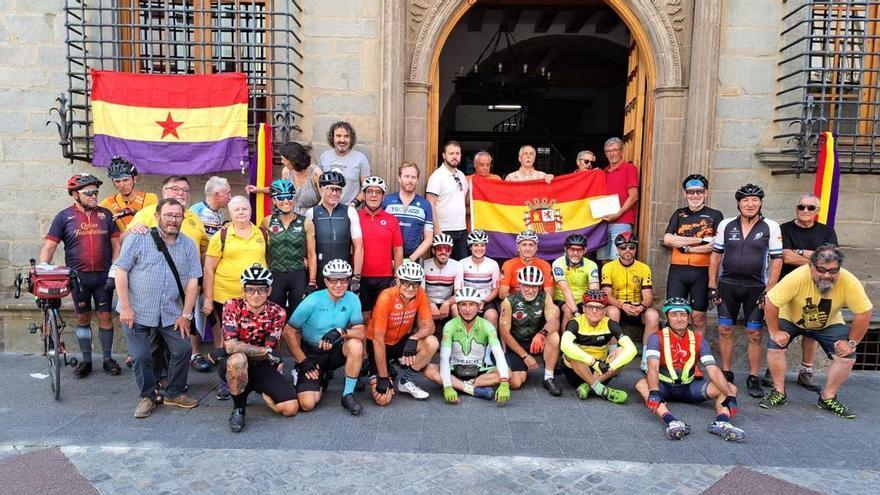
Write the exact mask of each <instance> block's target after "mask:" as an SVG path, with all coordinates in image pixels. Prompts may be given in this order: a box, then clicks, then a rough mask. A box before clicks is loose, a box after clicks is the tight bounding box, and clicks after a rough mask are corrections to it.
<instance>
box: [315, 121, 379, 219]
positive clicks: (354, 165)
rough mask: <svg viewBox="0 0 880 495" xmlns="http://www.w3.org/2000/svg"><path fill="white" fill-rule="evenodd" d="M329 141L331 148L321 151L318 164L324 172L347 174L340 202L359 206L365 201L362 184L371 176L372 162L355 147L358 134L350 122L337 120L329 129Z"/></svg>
mask: <svg viewBox="0 0 880 495" xmlns="http://www.w3.org/2000/svg"><path fill="white" fill-rule="evenodd" d="M327 143H328V144H330V146H331V149H329V150H327V151H325V152H323V153H321V156H319V157H318V166H319V167H321V170H322V171H323V172H325V173H326V172H331V171H332V172H339V173H341V174H342V175H343V176H345V183H346V186H345V187H344V189H343V191H342V197H341V198H339V202H340V203H341V204H343V205H352V206H354V207H355V208H357V207H359V206H360V205H361V204H362V203H363V202H364V195H363V193H361V184H362V183H363V181H364V179H366V178H367V177H369V176H370V162H369V160H367V157H366V156H365V155H364V154H363V153H361V152H360V151H357V150H356V149H354V145H355V144H357V134H356V133H355V132H354V128H353V127H352V126H351V124H349V123H348V122H342V121H340V122H335V123H334V124H333V125H331V126H330V130H329V131H327Z"/></svg>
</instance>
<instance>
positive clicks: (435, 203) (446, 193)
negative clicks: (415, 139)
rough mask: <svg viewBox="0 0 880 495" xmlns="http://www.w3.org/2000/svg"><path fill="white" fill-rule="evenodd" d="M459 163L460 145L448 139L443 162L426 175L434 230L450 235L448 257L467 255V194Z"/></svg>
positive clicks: (465, 180)
mask: <svg viewBox="0 0 880 495" xmlns="http://www.w3.org/2000/svg"><path fill="white" fill-rule="evenodd" d="M460 163H461V145H460V144H458V142H457V141H449V142H448V143H446V144H445V145H444V146H443V164H442V165H440V166H439V167H437V170H435V171H434V173H432V174H431V177H429V178H428V185H427V187H426V188H425V192H426V193H427V197H428V201H429V202H430V203H431V209H432V210H434V232H435V233H438V234H439V233H441V232H442V233H444V234H447V235H449V236H450V237H452V241H453V245H452V255H451V256H452V259H454V260H460V259H462V258H465V257H466V256H467V255H468V245H467V221H466V220H465V217H466V216H467V197H468V189H469V187H470V186H469V184H468V181H467V177H465V175H464V172H462V171H461V170H459V169H458V165H459V164H460Z"/></svg>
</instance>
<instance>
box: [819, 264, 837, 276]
mask: <svg viewBox="0 0 880 495" xmlns="http://www.w3.org/2000/svg"><path fill="white" fill-rule="evenodd" d="M813 268H815V269H816V271H817V272H819V273H821V274H826V273H830V274H831V275H837V272H839V271H840V267H839V266H838V267H835V268H825V267H821V266H818V265H813Z"/></svg>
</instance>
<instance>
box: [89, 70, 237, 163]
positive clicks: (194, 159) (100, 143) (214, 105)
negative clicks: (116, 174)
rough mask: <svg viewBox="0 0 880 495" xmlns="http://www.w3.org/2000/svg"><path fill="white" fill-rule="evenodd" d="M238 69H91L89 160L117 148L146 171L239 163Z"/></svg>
mask: <svg viewBox="0 0 880 495" xmlns="http://www.w3.org/2000/svg"><path fill="white" fill-rule="evenodd" d="M247 106H248V86H247V77H246V76H245V74H242V73H238V72H235V73H224V74H210V75H168V74H131V73H124V72H113V71H101V70H92V120H93V124H92V125H93V133H94V136H95V151H94V155H93V159H92V164H93V165H94V166H96V167H108V166H110V160H111V159H112V158H113V156H115V155H119V156H121V157H123V158H125V159H126V160H128V161H130V162H132V163H134V164H135V166H137V168H138V170H139V171H140V172H142V173H147V174H165V175H171V174H174V175H201V174H208V173H213V172H221V171H225V170H240V169H241V168H242V167H243V165H245V164H247V159H248V141H247V136H248V128H247Z"/></svg>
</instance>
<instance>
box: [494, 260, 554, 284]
mask: <svg viewBox="0 0 880 495" xmlns="http://www.w3.org/2000/svg"><path fill="white" fill-rule="evenodd" d="M527 265H532V266H536V267H538V269H539V270H541V273H543V274H544V290H550V289H552V288H553V270H552V269H551V268H550V263H547V262H546V261H544V260H542V259H541V258H532V261H531V262H529V263H528V264H527V263H525V262H524V261H523V260H522V258H520V257H519V256H517V257H516V258H510V259H509V260H507V261H505V262H504V264H503V265H501V282H500V284H499V285H503V286H507V287H510V292H516V291H517V289H519V281H517V279H516V273H517V272H518V271H519V269H520V268H523V267H525V266H527Z"/></svg>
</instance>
